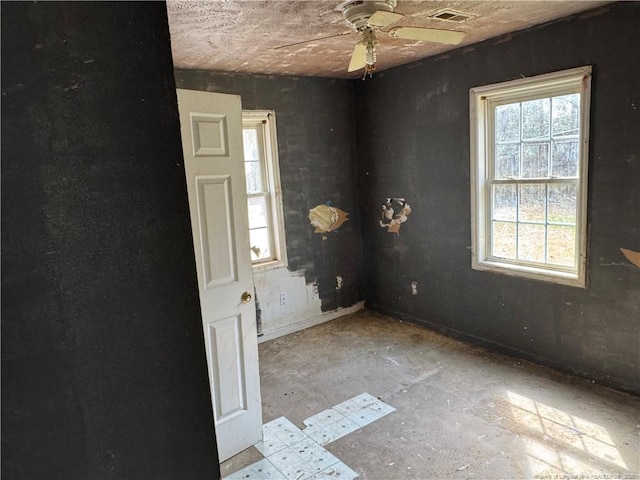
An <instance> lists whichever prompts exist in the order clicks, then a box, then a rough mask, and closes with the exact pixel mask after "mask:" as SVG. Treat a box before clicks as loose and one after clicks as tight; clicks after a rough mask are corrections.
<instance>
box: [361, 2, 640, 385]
mask: <svg viewBox="0 0 640 480" xmlns="http://www.w3.org/2000/svg"><path fill="white" fill-rule="evenodd" d="M639 25H640V4H638V3H635V2H628V3H621V4H613V5H611V6H610V7H608V8H605V9H602V10H597V11H591V12H587V13H585V14H583V15H578V16H574V17H570V18H567V19H563V20H560V21H556V22H554V23H551V24H548V25H545V26H541V27H538V28H533V29H530V30H527V31H522V32H519V33H515V34H513V35H510V36H506V37H502V38H498V39H494V40H491V41H488V42H485V43H482V44H478V45H474V46H472V47H469V48H462V49H459V50H456V51H454V52H452V53H451V54H449V55H443V56H440V57H436V58H432V59H427V60H424V61H421V62H418V63H414V64H411V65H406V66H403V67H399V68H395V69H392V70H389V71H386V72H382V73H379V74H376V75H374V77H373V79H371V81H370V80H367V81H366V82H356V85H357V111H358V113H359V114H358V117H357V126H358V157H359V171H358V175H359V181H360V185H361V189H362V198H361V202H362V205H361V208H362V225H363V230H362V237H363V239H364V249H363V251H364V266H365V277H366V279H367V286H366V300H367V304H368V306H369V307H371V308H374V309H377V310H380V311H383V312H387V313H390V314H393V315H395V316H398V317H400V318H404V319H408V320H411V321H414V322H417V323H420V324H424V325H428V326H430V327H433V328H435V329H438V330H441V331H444V332H447V333H449V334H453V335H457V336H459V337H462V338H466V339H472V340H473V341H475V342H478V343H481V344H485V345H487V346H490V347H493V348H498V349H500V350H503V351H506V352H509V353H513V354H516V355H519V356H522V357H525V358H530V359H533V360H536V361H539V362H542V363H546V364H548V365H552V366H555V367H557V368H560V369H563V370H568V371H572V372H575V373H578V374H581V375H586V376H588V377H589V378H592V379H595V380H599V381H602V382H603V383H606V384H609V385H613V386H617V387H620V388H624V389H628V390H631V391H635V392H640V359H639V356H640V353H639V352H640V332H639V323H640V320H639V319H640V311H639V309H640V269H638V268H636V267H634V266H632V265H631V264H630V263H629V262H627V261H626V260H625V258H624V257H623V256H622V254H621V253H620V250H619V248H620V247H624V248H628V249H632V250H636V251H637V250H640V213H639V212H640V110H639V106H640V62H639V61H638V45H640V29H638V26H639ZM581 65H593V67H594V77H593V83H592V88H593V91H592V110H591V143H590V160H589V208H588V224H589V236H588V263H589V266H588V288H587V289H580V288H574V287H566V286H560V285H555V284H550V283H543V282H538V281H532V280H523V279H516V278H512V277H507V276H501V275H498V274H494V273H487V272H478V271H473V270H471V251H470V245H471V227H470V187H469V89H470V88H472V87H475V86H478V85H485V84H490V83H496V82H501V81H505V80H510V79H514V78H519V77H521V76H532V75H536V74H541V73H547V72H552V71H557V70H562V69H566V68H571V67H576V66H581ZM386 197H406V199H407V201H408V202H409V203H410V205H411V206H412V207H413V213H412V214H411V215H410V217H409V219H408V221H407V222H406V223H405V224H403V226H402V229H401V231H400V235H399V236H395V235H392V234H389V233H387V232H386V231H385V230H383V229H381V228H380V227H379V226H378V219H379V216H380V209H381V205H382V203H383V202H384V200H385V198H386ZM412 281H417V282H418V290H419V294H418V295H416V296H413V295H411V294H410V283H411V282H412Z"/></svg>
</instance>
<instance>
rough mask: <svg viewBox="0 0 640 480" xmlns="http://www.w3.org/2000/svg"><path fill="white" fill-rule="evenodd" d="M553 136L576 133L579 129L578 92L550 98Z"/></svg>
mask: <svg viewBox="0 0 640 480" xmlns="http://www.w3.org/2000/svg"><path fill="white" fill-rule="evenodd" d="M552 104H553V106H552V110H551V117H552V125H553V129H552V131H553V136H554V137H559V136H563V135H578V133H579V129H580V94H579V93H574V94H571V95H562V96H561V97H553V99H552Z"/></svg>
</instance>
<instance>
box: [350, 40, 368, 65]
mask: <svg viewBox="0 0 640 480" xmlns="http://www.w3.org/2000/svg"><path fill="white" fill-rule="evenodd" d="M366 65H367V46H366V45H365V44H364V43H363V42H359V43H358V44H357V45H356V48H354V49H353V53H352V54H351V61H350V62H349V68H348V69H347V71H349V72H355V71H356V70H360V69H361V68H364V67H365V66H366Z"/></svg>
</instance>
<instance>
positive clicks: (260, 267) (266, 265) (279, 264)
mask: <svg viewBox="0 0 640 480" xmlns="http://www.w3.org/2000/svg"><path fill="white" fill-rule="evenodd" d="M286 267H287V264H286V263H284V262H283V261H281V260H273V261H271V262H263V263H255V264H254V265H253V273H262V272H268V271H270V270H277V269H279V268H286Z"/></svg>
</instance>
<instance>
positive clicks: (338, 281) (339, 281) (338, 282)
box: [336, 275, 342, 290]
mask: <svg viewBox="0 0 640 480" xmlns="http://www.w3.org/2000/svg"><path fill="white" fill-rule="evenodd" d="M340 289H342V277H341V276H340V275H338V276H337V277H336V290H340Z"/></svg>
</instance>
